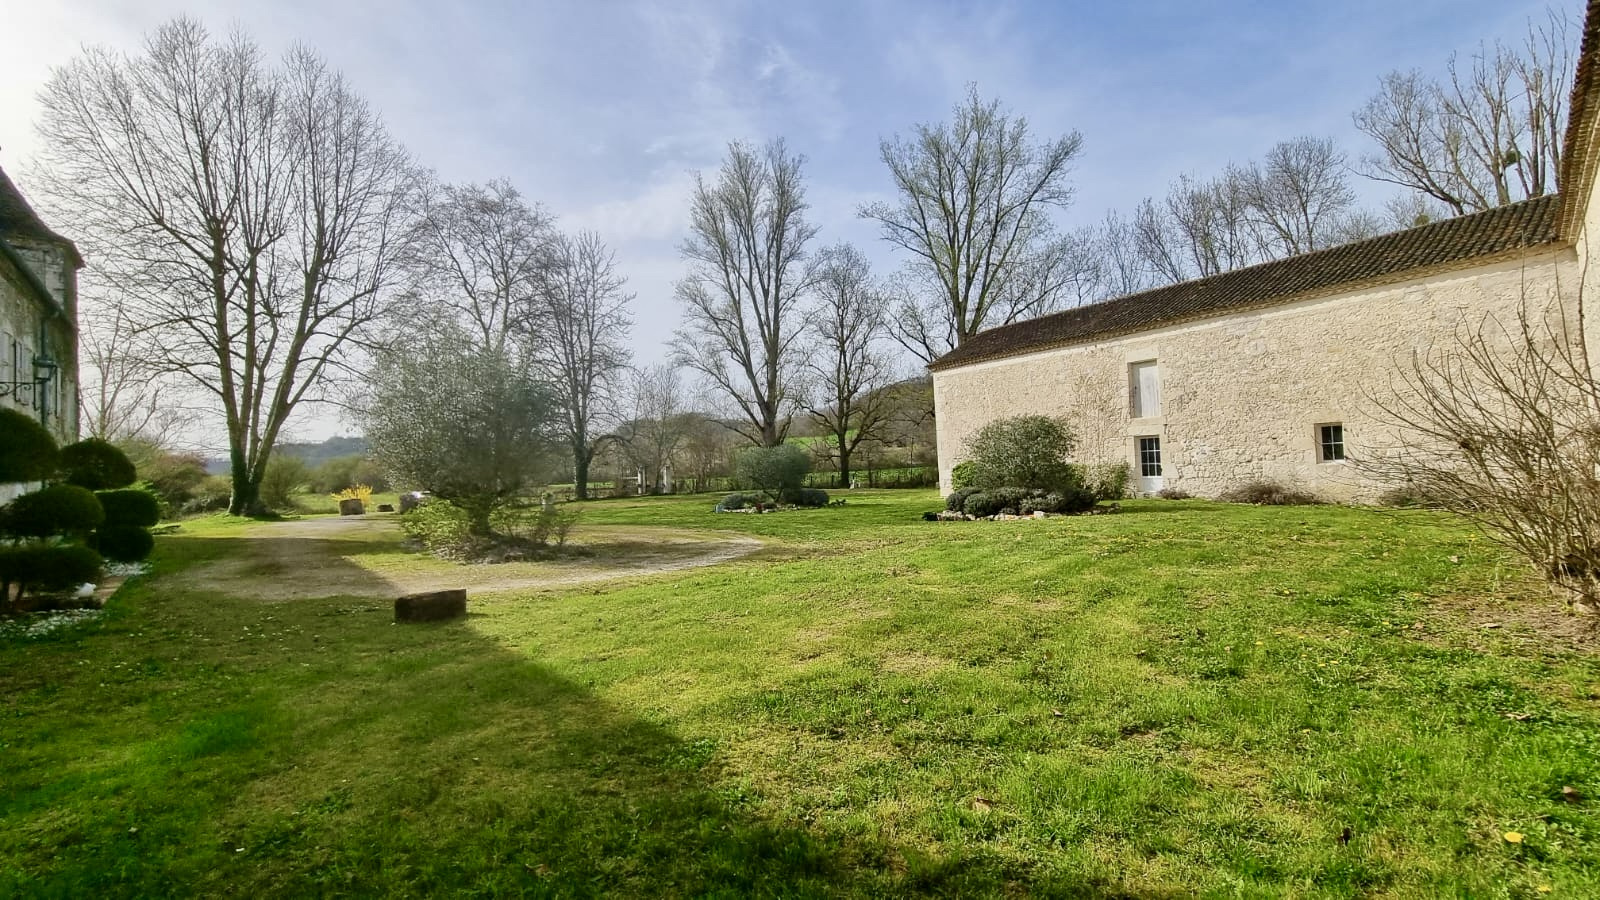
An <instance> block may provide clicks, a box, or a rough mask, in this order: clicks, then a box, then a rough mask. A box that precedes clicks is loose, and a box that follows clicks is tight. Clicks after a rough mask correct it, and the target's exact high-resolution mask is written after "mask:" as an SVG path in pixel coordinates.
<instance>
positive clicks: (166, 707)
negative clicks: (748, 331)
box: [0, 492, 1600, 897]
mask: <svg viewBox="0 0 1600 900" xmlns="http://www.w3.org/2000/svg"><path fill="white" fill-rule="evenodd" d="M848 496H849V505H847V506H845V507H841V508H829V509H821V510H811V511H803V512H786V513H779V514H774V515H765V516H754V515H731V514H730V515H712V514H711V513H710V512H709V511H708V508H709V506H710V503H711V500H710V499H708V498H705V497H699V498H693V499H688V500H685V499H676V498H661V499H649V500H638V501H607V502H600V503H594V504H591V505H589V506H588V507H587V509H586V512H585V516H586V521H587V522H589V523H592V524H594V525H612V526H639V525H662V526H668V527H670V528H673V529H679V530H682V529H711V530H717V531H737V532H743V533H746V534H751V535H755V536H759V537H761V538H763V539H764V540H766V541H767V542H768V546H767V547H766V548H765V549H764V550H762V551H761V552H759V553H758V554H756V555H755V556H752V557H749V558H746V559H744V560H741V561H738V562H734V563H728V564H724V565H720V566H716V567H713V568H707V569H702V570H699V571H691V572H680V573H675V574H670V575H661V576H655V577H645V578H632V579H627V580H622V581H617V582H607V583H603V584H588V585H582V586H576V587H572V588H567V589H561V590H545V591H523V592H520V593H511V594H500V595H492V596H487V597H483V598H479V599H476V600H474V601H473V615H472V616H471V617H470V618H469V619H468V620H467V621H466V622H462V623H451V624H443V625H434V626H397V625H394V624H391V618H392V616H391V612H390V610H389V608H388V607H387V606H386V605H385V604H383V603H382V602H376V601H373V600H370V599H359V598H354V597H351V596H345V597H337V596H336V597H329V598H325V599H319V600H305V601H293V602H279V603H263V602H261V601H259V600H252V599H249V598H247V597H239V596H230V595H226V594H222V593H217V592H214V591H209V590H205V589H202V588H201V587H199V586H196V585H193V584H192V583H191V582H192V581H193V580H192V579H189V580H184V579H165V578H164V576H165V575H167V574H170V573H172V572H174V571H175V570H177V569H179V568H181V567H185V566H193V565H195V564H196V563H198V562H202V561H205V560H208V559H216V558H219V557H223V556H227V555H229V554H233V553H237V552H240V551H239V548H240V547H241V545H242V543H243V542H244V541H246V540H248V539H249V537H250V535H251V534H252V533H253V532H252V528H253V527H254V526H241V525H238V524H233V523H228V522H226V520H200V521H198V522H195V523H190V524H187V525H186V526H185V531H184V532H182V533H180V534H177V535H173V536H169V537H163V538H161V539H160V544H159V545H158V555H159V559H158V562H157V573H156V574H155V575H153V576H147V577H145V578H142V579H139V580H137V581H135V582H133V583H131V584H130V585H128V586H127V587H126V588H124V590H123V591H122V592H121V593H120V594H118V595H117V597H116V599H115V601H114V602H113V605H112V608H111V610H110V611H109V613H108V615H107V617H106V619H105V620H103V621H102V623H100V624H95V625H89V626H84V627H83V628H81V629H80V630H78V631H76V632H71V633H67V634H63V635H57V636H52V637H47V638H42V639H36V640H32V641H26V642H24V641H21V640H20V639H17V640H13V641H12V642H11V643H6V644H0V687H3V690H0V716H3V723H4V725H3V728H0V896H9V895H44V896H62V897H69V896H72V897H76V896H165V895H170V894H173V893H180V894H187V893H217V894H220V893H227V894H239V895H245V896H249V895H252V894H257V895H263V894H264V895H273V896H306V895H318V894H397V895H407V894H410V895H435V894H444V893H451V894H454V893H462V894H472V895H479V896H493V895H506V894H533V895H558V896H569V895H639V896H662V895H666V896H704V895H713V896H726V897H742V896H749V895H790V894H799V895H807V894H811V895H819V894H820V895H838V894H846V895H864V896H882V895H885V894H913V893H923V894H930V895H939V896H952V895H968V896H971V895H990V894H996V895H1020V894H1030V893H1031V894H1038V895H1047V896H1062V895H1065V896H1122V897H1168V896H1190V895H1195V894H1198V895H1208V896H1250V897H1254V896H1296V897H1355V896H1363V897H1364V896H1404V897H1435V896H1460V897H1542V896H1553V897H1595V896H1600V654H1597V653H1596V651H1595V650H1594V649H1592V645H1591V644H1585V645H1583V647H1582V648H1579V649H1574V647H1573V645H1572V643H1571V637H1570V635H1567V636H1565V637H1550V636H1548V635H1546V634H1543V633H1541V632H1539V631H1536V630H1534V629H1536V628H1542V627H1546V624H1547V623H1541V622H1540V621H1539V620H1538V619H1537V618H1536V617H1528V616H1526V615H1525V614H1524V613H1523V612H1522V611H1523V610H1524V609H1526V608H1527V607H1529V606H1531V605H1532V604H1536V603H1537V604H1543V603H1547V602H1548V601H1546V600H1545V598H1544V597H1543V595H1542V594H1540V593H1539V591H1538V590H1537V589H1536V588H1534V587H1531V586H1528V585H1526V584H1525V583H1523V582H1522V581H1521V580H1520V578H1519V577H1518V576H1517V574H1516V573H1517V571H1518V570H1517V569H1516V568H1515V567H1514V566H1512V565H1510V564H1509V563H1507V562H1506V561H1505V560H1504V559H1503V558H1502V557H1501V556H1500V555H1499V554H1498V553H1497V552H1494V551H1493V550H1491V549H1490V548H1489V547H1487V546H1486V545H1485V544H1484V543H1483V541H1482V540H1481V539H1475V538H1474V536H1473V534H1472V533H1471V532H1470V531H1467V530H1465V529H1463V528H1461V527H1459V526H1458V525H1456V524H1454V523H1452V522H1451V521H1449V520H1447V519H1445V518H1443V517H1441V516H1438V515H1435V514H1430V513H1420V512H1416V513H1413V512H1407V513H1392V512H1377V511H1369V510H1354V509H1340V508H1276V509H1273V508H1260V509H1258V508H1244V507H1227V506H1222V505H1217V504H1210V503H1203V502H1159V501H1151V502H1131V503H1126V504H1124V512H1123V513H1122V514H1119V515H1103V516H1088V517H1077V518H1056V519H1050V520H1047V521H1042V522H1040V521H1024V522H1011V523H938V524H932V523H924V522H921V521H918V520H917V518H918V514H920V513H921V512H922V511H923V510H926V509H933V508H936V507H937V505H938V500H937V498H936V497H935V496H934V495H933V494H932V493H931V492H878V493H863V492H851V493H850V494H849V495H848ZM373 549H374V548H372V547H370V546H366V547H365V548H364V549H362V548H355V549H352V550H351V551H350V552H351V553H358V552H372V551H373ZM378 549H381V548H378ZM330 552H332V551H330ZM263 577H271V576H270V574H267V575H264V576H263ZM347 577H348V578H349V579H361V578H366V577H371V575H370V573H369V571H368V570H367V569H365V568H362V567H361V566H357V565H351V566H349V567H348V572H347ZM180 583H181V584H189V585H190V586H189V587H184V588H179V587H176V586H174V585H176V584H180ZM1523 622H1527V623H1528V624H1520V623H1523ZM1484 624H1497V625H1500V626H1501V627H1497V628H1483V627H1481V626H1482V625H1484ZM1557 624H1559V623H1557ZM1564 788H1571V789H1572V791H1573V792H1575V793H1570V794H1569V793H1564V791H1563V789H1564ZM1507 832H1516V833H1519V834H1521V835H1523V836H1524V837H1523V839H1522V841H1521V842H1520V843H1511V842H1508V841H1507V840H1506V839H1505V837H1504V835H1505V834H1506V833H1507ZM1546 888H1549V891H1548V892H1546V891H1545V889H1546Z"/></svg>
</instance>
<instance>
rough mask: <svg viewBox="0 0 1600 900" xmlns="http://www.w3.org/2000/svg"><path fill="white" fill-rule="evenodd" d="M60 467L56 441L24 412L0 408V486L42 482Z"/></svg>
mask: <svg viewBox="0 0 1600 900" xmlns="http://www.w3.org/2000/svg"><path fill="white" fill-rule="evenodd" d="M59 464H60V451H59V450H57V449H56V439H55V438H53V437H51V436H50V432H49V431H48V430H46V429H45V427H44V426H43V425H40V424H39V423H38V421H37V420H35V419H34V418H33V417H32V416H30V415H28V414H27V413H24V412H22V411H21V410H16V409H0V484H15V483H17V482H20V481H43V480H45V479H46V478H49V477H50V476H51V475H54V474H55V472H56V468H57V466H58V465H59Z"/></svg>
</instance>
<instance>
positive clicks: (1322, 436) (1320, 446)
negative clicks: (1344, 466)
mask: <svg viewBox="0 0 1600 900" xmlns="http://www.w3.org/2000/svg"><path fill="white" fill-rule="evenodd" d="M1343 459H1344V425H1343V423H1340V422H1328V423H1326V424H1323V425H1318V426H1317V462H1340V461H1341V460H1343Z"/></svg>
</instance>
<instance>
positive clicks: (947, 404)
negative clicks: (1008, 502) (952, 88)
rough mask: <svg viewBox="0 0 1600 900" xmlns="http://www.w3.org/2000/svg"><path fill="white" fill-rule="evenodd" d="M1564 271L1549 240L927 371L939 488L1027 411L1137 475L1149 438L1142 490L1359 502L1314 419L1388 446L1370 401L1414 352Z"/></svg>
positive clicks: (1364, 496)
mask: <svg viewBox="0 0 1600 900" xmlns="http://www.w3.org/2000/svg"><path fill="white" fill-rule="evenodd" d="M1576 268H1577V263H1576V256H1575V254H1574V252H1573V251H1572V249H1571V248H1570V247H1563V248H1557V249H1553V250H1545V251H1541V252H1538V253H1536V254H1531V255H1520V256H1518V257H1517V258H1510V259H1498V260H1491V261H1487V262H1481V263H1479V264H1476V265H1471V266H1467V267H1463V268H1459V269H1455V270H1452V271H1446V272H1436V273H1423V274H1420V275H1418V276H1417V277H1414V278H1411V279H1408V280H1406V281H1402V282H1399V283H1396V284H1391V285H1385V286H1380V287H1374V288H1368V289H1366V290H1359V291H1352V292H1348V293H1338V294H1332V295H1328V296H1322V297H1315V298H1308V299H1303V300H1299V301H1294V302H1289V303H1284V304H1281V305H1276V306H1272V307H1269V308H1265V309H1259V310H1251V311H1246V312H1239V313H1235V314H1232V315H1225V316H1218V317H1215V318H1210V319H1204V320H1201V321H1197V322H1189V323H1185V324H1178V325H1173V326H1170V327H1165V328H1156V329H1152V330H1149V331H1143V332H1139V333H1136V334H1131V335H1125V336H1121V337H1117V338H1113V339H1108V340H1103V341H1096V342H1092V343H1085V344H1080V345H1075V346H1068V347H1062V348H1058V349H1053V350H1046V351H1043V352H1039V353H1031V354H1025V355H1020V356H1013V357H1008V358H1004V359H996V360H989V361H986V362H979V363H975V364H972V365H969V366H963V367H959V368H954V369H949V370H944V371H936V372H935V373H934V382H933V383H934V404H935V408H936V410H937V421H938V429H939V470H940V479H941V484H942V486H943V487H944V489H946V490H948V489H949V487H950V469H951V467H952V466H954V465H955V464H956V463H958V462H960V461H961V459H962V458H963V457H962V452H963V450H964V448H965V447H966V445H967V442H968V441H969V440H970V439H971V437H972V436H973V435H974V434H975V433H976V432H977V430H978V429H979V428H981V427H983V425H984V424H986V423H987V422H989V421H990V420H991V419H994V418H999V417H1002V416H1011V415H1021V414H1026V413H1038V414H1044V415H1056V416H1065V417H1067V418H1068V419H1069V420H1071V421H1072V422H1073V424H1074V426H1075V427H1076V429H1077V430H1078V432H1079V437H1080V444H1081V447H1080V457H1081V458H1082V459H1085V460H1090V461H1105V460H1125V461H1127V462H1128V463H1129V464H1130V465H1131V466H1133V469H1134V475H1135V480H1134V483H1135V484H1136V485H1137V484H1139V478H1138V476H1139V470H1140V466H1139V463H1140V460H1139V457H1138V453H1137V451H1138V439H1139V438H1141V437H1157V438H1159V439H1160V451H1161V468H1162V478H1161V482H1160V483H1159V484H1157V483H1154V482H1150V481H1145V482H1144V484H1143V486H1144V487H1145V488H1147V489H1153V488H1155V487H1158V486H1166V487H1173V488H1180V489H1183V490H1186V491H1189V492H1191V493H1194V494H1196V495H1200V496H1207V495H1215V494H1218V493H1221V492H1222V491H1224V490H1226V489H1227V488H1229V487H1232V486H1234V485H1237V484H1239V483H1241V482H1244V481H1248V480H1251V479H1255V478H1273V479H1278V480H1282V481H1285V482H1289V483H1292V484H1295V485H1298V486H1301V487H1305V488H1308V489H1311V490H1313V491H1315V492H1317V493H1319V494H1322V495H1324V496H1326V497H1329V498H1333V499H1339V500H1346V501H1361V500H1370V499H1372V497H1373V495H1374V494H1375V493H1376V491H1377V490H1378V489H1379V488H1378V486H1377V485H1374V484H1371V483H1368V482H1367V481H1365V480H1363V479H1362V478H1361V477H1360V476H1359V475H1358V474H1357V473H1356V471H1355V470H1354V468H1353V467H1352V466H1350V465H1348V463H1347V462H1346V461H1339V460H1330V461H1323V460H1321V459H1320V457H1321V453H1320V450H1319V447H1318V437H1319V431H1318V426H1321V425H1326V424H1338V425H1341V426H1342V427H1343V438H1344V442H1345V445H1346V448H1347V456H1351V457H1353V456H1356V455H1357V454H1360V453H1363V452H1367V451H1370V450H1372V449H1376V448H1380V447H1383V446H1387V445H1390V444H1392V443H1393V442H1395V441H1397V440H1402V439H1403V437H1401V436H1398V435H1396V434H1394V433H1391V432H1389V431H1388V430H1387V429H1385V428H1383V427H1382V426H1381V424H1380V423H1381V421H1382V416H1381V415H1380V414H1379V411H1378V410H1377V409H1376V408H1375V406H1374V403H1373V401H1374V399H1375V398H1381V397H1382V396H1383V395H1384V392H1385V391H1386V390H1387V389H1389V388H1390V387H1391V379H1392V378H1394V377H1395V376H1396V375H1397V374H1398V372H1399V367H1400V366H1401V365H1403V364H1404V363H1405V361H1406V360H1408V359H1409V358H1410V356H1411V354H1412V353H1414V352H1420V353H1425V352H1427V351H1428V349H1429V348H1430V347H1432V346H1434V345H1435V344H1436V343H1437V342H1439V341H1442V340H1448V339H1449V338H1450V337H1451V335H1452V333H1453V330H1454V329H1455V328H1456V327H1457V326H1458V325H1461V324H1462V323H1464V322H1476V321H1477V320H1479V319H1481V317H1482V316H1484V315H1485V314H1495V315H1500V316H1513V317H1514V316H1515V315H1516V312H1517V310H1518V309H1519V307H1520V306H1521V304H1522V302H1523V298H1524V296H1526V297H1527V298H1528V299H1529V300H1530V301H1532V302H1533V304H1534V305H1535V306H1536V307H1538V308H1542V307H1543V306H1545V305H1546V304H1548V303H1549V302H1550V301H1551V300H1553V299H1554V294H1553V291H1554V285H1555V284H1557V283H1558V282H1559V281H1561V280H1563V279H1571V278H1573V277H1574V275H1575V273H1576ZM1567 283H1572V282H1571V281H1568V282H1567ZM1148 361H1154V362H1155V363H1156V371H1157V373H1158V377H1159V380H1160V389H1159V407H1158V409H1157V410H1156V412H1157V414H1156V415H1153V416H1144V417H1136V416H1135V415H1134V412H1135V408H1134V406H1135V397H1134V389H1133V384H1132V383H1131V376H1130V372H1131V371H1132V370H1131V367H1132V365H1133V364H1135V363H1144V362H1148Z"/></svg>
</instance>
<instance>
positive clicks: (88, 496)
mask: <svg viewBox="0 0 1600 900" xmlns="http://www.w3.org/2000/svg"><path fill="white" fill-rule="evenodd" d="M105 520H106V513H105V510H104V509H103V508H101V506H100V498H98V497H96V496H95V495H94V492H93V491H91V490H89V489H87V488H81V487H78V486H77V485H74V484H53V485H51V486H49V487H47V488H42V489H40V490H37V491H34V492H33V493H31V494H23V495H22V496H21V497H18V498H17V499H15V500H13V501H11V505H10V506H9V507H7V510H6V516H5V527H6V530H7V532H9V533H10V534H13V535H16V536H18V537H52V536H55V535H60V534H64V535H87V534H88V533H89V532H91V531H93V530H94V529H96V528H99V527H100V526H101V525H102V524H103V523H104V522H105Z"/></svg>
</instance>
